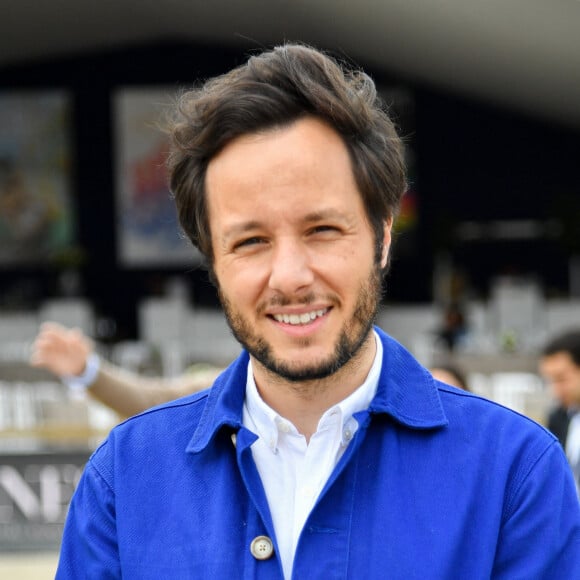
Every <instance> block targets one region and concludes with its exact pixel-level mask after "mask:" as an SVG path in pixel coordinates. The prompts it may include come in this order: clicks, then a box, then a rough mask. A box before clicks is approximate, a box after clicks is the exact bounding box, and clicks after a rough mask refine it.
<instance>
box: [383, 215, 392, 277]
mask: <svg viewBox="0 0 580 580" xmlns="http://www.w3.org/2000/svg"><path fill="white" fill-rule="evenodd" d="M392 229H393V218H392V217H390V218H389V219H387V220H385V222H384V225H383V252H382V254H381V268H385V267H386V265H387V262H388V260H389V249H390V247H391V230H392Z"/></svg>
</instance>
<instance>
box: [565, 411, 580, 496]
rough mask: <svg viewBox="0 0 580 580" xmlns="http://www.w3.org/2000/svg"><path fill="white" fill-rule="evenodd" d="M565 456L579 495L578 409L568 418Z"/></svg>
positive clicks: (579, 424) (579, 439) (579, 435)
mask: <svg viewBox="0 0 580 580" xmlns="http://www.w3.org/2000/svg"><path fill="white" fill-rule="evenodd" d="M566 457H567V458H568V462H569V463H570V467H571V468H572V472H573V473H574V481H575V482H576V490H577V491H578V495H579V496H580V411H577V412H576V413H575V414H574V415H573V416H572V418H571V419H570V425H569V426H568V436H567V437H566Z"/></svg>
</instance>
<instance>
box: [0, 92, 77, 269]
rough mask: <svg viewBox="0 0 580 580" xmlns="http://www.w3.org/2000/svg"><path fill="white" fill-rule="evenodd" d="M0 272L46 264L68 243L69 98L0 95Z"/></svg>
mask: <svg viewBox="0 0 580 580" xmlns="http://www.w3.org/2000/svg"><path fill="white" fill-rule="evenodd" d="M0 127H1V130H0V267H6V266H23V265H24V266H25V265H39V264H50V263H52V262H55V263H56V262H58V261H59V260H60V259H61V257H62V256H63V255H64V254H66V251H67V248H68V247H69V246H70V244H71V242H72V241H73V235H74V220H73V212H72V207H71V206H72V203H71V183H70V165H71V148H70V142H69V137H70V99H69V97H68V95H67V94H66V93H64V92H60V91H9V92H8V91H6V92H4V91H3V92H0Z"/></svg>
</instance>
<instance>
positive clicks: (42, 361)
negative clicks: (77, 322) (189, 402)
mask: <svg viewBox="0 0 580 580" xmlns="http://www.w3.org/2000/svg"><path fill="white" fill-rule="evenodd" d="M30 364H31V365H32V366H35V367H38V368H43V369H46V370H48V371H50V372H51V373H53V374H55V375H56V376H57V377H59V378H60V380H61V381H62V382H63V383H64V384H66V385H67V386H68V387H69V388H70V389H71V390H72V391H75V390H76V391H78V390H81V391H82V390H86V391H87V392H88V393H89V394H90V395H91V396H93V397H94V398H95V399H97V400H98V401H100V402H101V403H104V404H105V405H107V406H108V407H110V408H111V409H113V410H114V411H116V412H117V413H118V414H119V415H121V416H125V417H129V416H132V415H135V414H137V413H140V412H141V411H144V410H145V409H148V408H150V407H153V406H155V405H158V404H160V403H165V402H167V401H172V400H174V399H178V398H180V397H183V396H185V395H190V394H191V393H195V392H197V391H201V390H202V389H205V388H207V387H209V386H210V385H211V383H212V382H213V381H214V380H215V378H216V377H217V375H218V374H219V372H220V371H221V370H222V369H219V368H217V367H214V366H212V365H209V364H198V365H193V367H192V368H190V369H189V370H188V371H186V372H185V373H183V374H182V375H180V376H178V377H175V378H153V377H144V376H141V375H137V374H134V373H131V372H129V371H127V370H125V369H121V368H119V367H118V366H116V365H114V364H112V363H110V362H108V361H106V360H104V359H103V358H102V357H100V356H99V355H98V354H97V353H96V351H95V345H94V343H93V341H92V340H90V339H89V338H88V337H87V336H85V335H84V334H83V332H82V331H81V330H79V329H76V328H66V327H64V326H62V325H60V324H57V323H54V322H47V323H44V324H43V325H42V326H41V328H40V331H39V333H38V335H37V336H36V338H35V339H34V342H33V344H32V351H31V355H30Z"/></svg>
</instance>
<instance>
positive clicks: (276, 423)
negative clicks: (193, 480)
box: [243, 333, 383, 579]
mask: <svg viewBox="0 0 580 580" xmlns="http://www.w3.org/2000/svg"><path fill="white" fill-rule="evenodd" d="M375 342H376V345H377V347H376V354H375V359H374V361H373V364H372V366H371V369H370V371H369V374H368V375H367V378H366V379H365V381H364V383H363V384H362V385H361V386H360V387H358V388H357V389H356V390H355V391H354V392H353V393H351V394H350V395H349V396H348V397H347V398H346V399H344V400H343V401H341V402H340V403H338V404H337V405H334V406H333V407H331V408H330V409H328V410H327V411H326V412H325V413H324V414H323V415H322V417H321V418H320V421H319V422H318V427H317V429H316V432H315V433H314V434H313V435H312V437H311V438H310V443H309V444H307V443H306V438H305V437H304V436H303V435H301V434H300V433H299V432H298V430H297V429H296V427H295V426H294V425H293V424H292V423H291V422H290V421H288V420H287V419H285V418H284V417H282V416H281V415H279V414H278V413H277V412H276V411H274V410H273V409H272V408H271V407H269V406H268V405H267V404H266V403H265V402H264V401H263V399H262V398H261V397H260V395H259V393H258V389H257V387H256V383H255V381H254V375H253V371H252V363H251V362H250V364H249V365H248V377H247V382H246V399H245V402H244V411H243V424H244V426H245V427H246V428H248V429H249V430H250V431H252V432H253V433H255V434H256V435H258V440H257V441H256V442H255V443H254V444H253V445H252V454H253V457H254V461H255V462H256V466H257V468H258V472H259V474H260V477H261V479H262V483H263V485H264V489H265V491H266V497H267V499H268V505H269V507H270V513H271V514H272V520H273V522H274V530H275V532H276V538H277V540H278V549H279V552H280V558H281V560H282V567H283V570H284V577H285V578H287V579H288V578H291V577H292V565H293V561H294V554H295V552H296V546H297V543H298V538H299V536H300V532H301V531H302V528H303V527H304V523H305V522H306V519H307V518H308V515H309V514H310V512H311V511H312V508H313V507H314V504H315V503H316V500H317V499H318V496H319V495H320V492H321V491H322V488H323V487H324V484H325V483H326V481H327V480H328V478H329V477H330V474H331V473H332V470H333V469H334V467H335V466H336V464H337V463H338V460H339V459H340V458H341V456H342V454H343V453H344V450H345V449H346V447H347V446H348V444H349V443H350V441H351V440H352V438H353V436H354V434H355V432H356V430H357V429H358V423H357V421H356V420H355V419H354V418H353V414H354V413H356V412H358V411H362V410H364V409H367V408H368V407H369V405H370V403H371V401H372V399H373V397H374V396H375V393H376V390H377V385H378V381H379V375H380V372H381V362H382V358H383V346H382V344H381V341H380V340H379V338H378V336H377V335H376V333H375Z"/></svg>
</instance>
